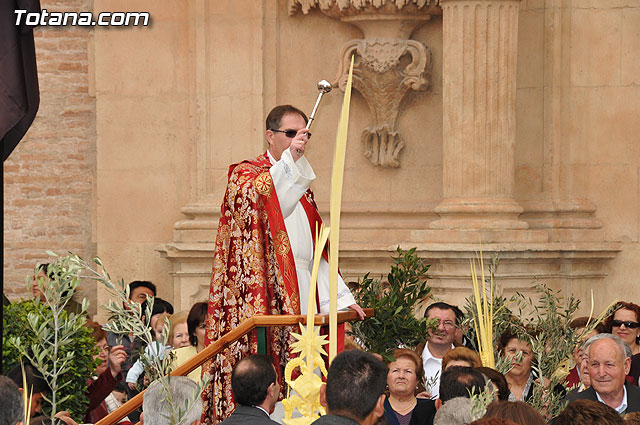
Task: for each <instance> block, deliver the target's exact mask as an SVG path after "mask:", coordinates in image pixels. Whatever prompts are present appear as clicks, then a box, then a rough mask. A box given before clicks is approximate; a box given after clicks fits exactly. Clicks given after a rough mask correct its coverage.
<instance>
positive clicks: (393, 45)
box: [289, 0, 442, 167]
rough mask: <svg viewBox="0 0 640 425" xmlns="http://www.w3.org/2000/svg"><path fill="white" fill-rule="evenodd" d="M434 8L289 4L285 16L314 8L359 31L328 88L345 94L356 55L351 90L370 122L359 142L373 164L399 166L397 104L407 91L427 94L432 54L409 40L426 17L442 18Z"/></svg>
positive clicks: (423, 0) (320, 0)
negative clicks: (363, 104) (366, 108)
mask: <svg viewBox="0 0 640 425" xmlns="http://www.w3.org/2000/svg"><path fill="white" fill-rule="evenodd" d="M438 4H439V0H289V13H290V14H295V12H296V11H297V10H298V8H300V9H301V10H302V12H303V13H308V11H309V9H311V8H313V7H315V6H319V8H320V10H321V12H322V13H324V14H326V15H328V16H331V17H332V18H336V19H340V20H341V21H342V22H347V23H350V24H353V25H355V26H356V27H358V28H359V29H360V30H361V31H362V33H363V38H362V39H355V40H349V41H348V42H347V43H345V44H344V45H343V47H342V51H341V52H340V66H339V72H338V76H337V77H336V81H334V82H333V83H332V84H334V85H335V84H338V85H339V86H340V88H341V89H342V90H344V88H345V85H346V82H347V75H348V72H349V64H350V63H351V56H352V55H355V63H354V68H353V87H354V88H355V89H356V90H358V91H359V92H360V93H361V94H362V96H363V97H364V98H365V100H366V101H367V104H368V105H369V109H370V111H371V114H372V115H373V121H374V123H373V125H372V126H370V127H367V128H365V129H364V131H363V132H362V136H361V139H362V143H363V145H364V153H365V156H366V157H367V158H368V159H369V161H371V163H372V164H374V165H379V166H382V167H399V166H400V158H399V157H400V151H402V149H403V148H404V142H403V141H402V138H401V137H400V134H399V133H398V132H397V131H396V128H395V127H396V121H397V118H398V114H399V113H400V108H401V106H402V102H403V100H404V99H405V96H406V95H407V94H408V93H409V92H410V91H411V90H416V91H425V90H427V88H428V86H429V83H430V78H431V51H430V50H429V49H428V48H427V46H425V45H424V44H422V43H420V42H418V41H415V40H408V38H409V37H410V35H411V34H412V33H413V31H414V30H415V29H416V28H417V27H418V26H419V25H421V24H423V23H424V22H426V21H428V20H429V19H431V15H439V14H441V12H442V11H441V9H440V7H439V6H438Z"/></svg>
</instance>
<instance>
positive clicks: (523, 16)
mask: <svg viewBox="0 0 640 425" xmlns="http://www.w3.org/2000/svg"><path fill="white" fill-rule="evenodd" d="M544 13H545V12H544V9H534V10H521V11H520V14H519V18H518V65H517V80H516V81H517V86H518V87H519V88H523V87H524V88H530V87H542V85H543V81H544V80H543V77H544V72H543V71H544V42H545V40H544V36H545V28H544Z"/></svg>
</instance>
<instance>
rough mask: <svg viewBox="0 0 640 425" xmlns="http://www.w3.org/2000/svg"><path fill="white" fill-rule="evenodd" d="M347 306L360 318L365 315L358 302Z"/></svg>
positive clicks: (362, 318)
mask: <svg viewBox="0 0 640 425" xmlns="http://www.w3.org/2000/svg"><path fill="white" fill-rule="evenodd" d="M349 308H350V309H351V310H353V311H355V312H356V313H358V316H360V320H364V318H365V317H367V315H366V314H365V312H364V310H363V309H362V307H360V306H359V305H358V304H351V305H350V306H349Z"/></svg>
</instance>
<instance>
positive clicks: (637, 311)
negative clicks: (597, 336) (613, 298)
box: [601, 301, 640, 333]
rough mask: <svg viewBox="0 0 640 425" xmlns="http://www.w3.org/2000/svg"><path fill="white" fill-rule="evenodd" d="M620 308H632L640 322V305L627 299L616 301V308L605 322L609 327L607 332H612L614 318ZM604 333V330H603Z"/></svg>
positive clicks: (637, 320)
mask: <svg viewBox="0 0 640 425" xmlns="http://www.w3.org/2000/svg"><path fill="white" fill-rule="evenodd" d="M618 310H631V311H633V312H634V313H635V314H636V322H640V305H638V304H634V303H628V302H625V301H619V302H617V303H616V306H615V310H613V313H611V316H609V317H607V320H606V321H605V322H604V324H605V326H606V327H607V332H609V333H611V329H612V325H611V322H613V318H614V316H615V315H616V312H617V311H618ZM601 333H603V332H601Z"/></svg>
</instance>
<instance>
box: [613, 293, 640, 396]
mask: <svg viewBox="0 0 640 425" xmlns="http://www.w3.org/2000/svg"><path fill="white" fill-rule="evenodd" d="M605 325H606V326H607V328H608V329H609V330H610V331H611V333H612V334H614V335H617V336H618V337H620V339H621V340H622V341H624V343H625V344H627V345H628V346H629V348H631V354H632V356H631V370H630V371H629V375H627V380H628V381H630V382H631V383H633V384H635V385H638V378H640V345H638V338H639V336H640V306H639V305H637V304H634V303H628V302H625V301H620V302H618V304H616V310H615V313H613V314H612V315H611V316H609V317H608V318H607V321H606V322H605Z"/></svg>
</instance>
